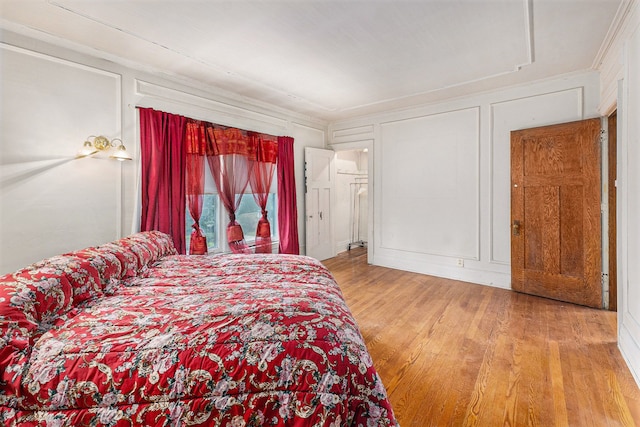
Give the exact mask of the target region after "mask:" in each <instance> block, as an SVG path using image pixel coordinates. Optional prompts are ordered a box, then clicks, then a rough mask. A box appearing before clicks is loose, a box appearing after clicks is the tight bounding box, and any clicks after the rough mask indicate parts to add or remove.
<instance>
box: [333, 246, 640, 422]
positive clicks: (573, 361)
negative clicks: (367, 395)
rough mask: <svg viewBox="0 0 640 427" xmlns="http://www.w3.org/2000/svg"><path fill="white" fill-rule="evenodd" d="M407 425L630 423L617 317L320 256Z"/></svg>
mask: <svg viewBox="0 0 640 427" xmlns="http://www.w3.org/2000/svg"><path fill="white" fill-rule="evenodd" d="M324 264H325V265H326V266H327V267H328V268H329V269H330V270H331V271H332V273H333V274H334V276H335V277H336V280H337V281H338V283H339V284H340V287H341V288H342V291H343V293H344V296H345V298H346V301H347V303H348V305H349V307H350V308H351V311H352V312H353V314H354V316H355V318H356V320H357V321H358V324H359V326H360V330H361V332H362V334H363V336H364V339H365V341H366V343H367V346H368V348H369V351H370V352H371V355H372V357H373V360H374V364H375V366H376V368H377V370H378V372H379V374H380V376H381V377H382V380H383V382H384V384H385V386H386V388H387V392H388V394H389V398H390V400H391V403H392V405H393V408H394V412H395V414H396V417H397V419H398V421H399V423H400V425H401V426H402V427H408V426H421V427H423V426H424V427H427V426H580V427H582V426H598V427H600V426H634V425H636V424H638V425H640V391H639V390H638V387H637V385H636V383H635V381H634V379H633V377H632V376H631V373H630V372H629V369H628V368H627V366H626V364H625V363H624V361H623V359H622V356H621V355H620V352H619V350H618V348H617V344H616V313H614V312H610V311H605V310H595V309H591V308H586V307H581V306H576V305H572V304H567V303H561V302H557V301H552V300H547V299H544V298H538V297H533V296H529V295H524V294H519V293H516V292H512V291H508V290H504V289H497V288H492V287H488V286H480V285H474V284H470V283H465V282H459V281H454V280H447V279H441V278H436V277H432V276H426V275H421V274H415V273H409V272H404V271H399V270H392V269H388V268H383V267H376V266H370V265H367V264H366V252H365V249H354V250H351V251H348V252H344V253H342V254H340V255H339V256H337V257H335V258H332V259H329V260H326V261H325V262H324Z"/></svg>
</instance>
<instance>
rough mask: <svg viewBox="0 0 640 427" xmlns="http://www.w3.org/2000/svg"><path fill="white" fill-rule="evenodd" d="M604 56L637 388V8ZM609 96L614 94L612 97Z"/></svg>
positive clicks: (604, 106)
mask: <svg viewBox="0 0 640 427" xmlns="http://www.w3.org/2000/svg"><path fill="white" fill-rule="evenodd" d="M610 46H611V48H610V49H609V50H608V51H607V52H606V55H604V57H603V61H602V64H601V68H602V69H603V70H604V72H603V73H602V81H601V87H602V88H603V100H602V103H601V107H600V108H601V111H602V113H603V114H608V113H610V112H612V111H613V110H614V109H616V108H617V110H618V132H617V134H618V141H617V142H618V152H617V157H618V168H617V176H616V178H617V203H618V204H617V207H616V210H617V221H618V222H617V226H618V236H617V249H618V260H617V269H618V274H617V276H618V345H619V347H620V350H621V352H622V355H623V356H624V358H625V360H626V361H627V363H628V365H629V367H630V369H631V372H632V373H633V375H634V377H635V379H636V382H638V383H639V384H640V263H638V260H639V259H640V223H639V222H638V218H640V169H639V168H638V165H639V164H640V120H639V118H640V5H639V4H638V2H637V1H634V2H631V3H630V4H629V7H628V9H627V10H626V14H625V16H624V21H623V22H622V23H621V25H620V27H619V31H618V32H617V33H616V34H615V37H614V38H613V39H612V40H611V44H610ZM611 94H614V95H611Z"/></svg>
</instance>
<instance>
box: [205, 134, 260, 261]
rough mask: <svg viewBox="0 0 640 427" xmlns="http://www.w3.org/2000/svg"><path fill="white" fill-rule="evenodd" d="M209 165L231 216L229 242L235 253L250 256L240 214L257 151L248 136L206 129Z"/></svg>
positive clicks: (228, 229)
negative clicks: (240, 222)
mask: <svg viewBox="0 0 640 427" xmlns="http://www.w3.org/2000/svg"><path fill="white" fill-rule="evenodd" d="M206 135H207V154H208V155H207V162H208V163H209V168H210V169H211V173H212V174H213V180H214V181H215V183H216V188H217V189H218V195H219V196H220V200H221V201H222V204H223V205H224V207H225V208H226V209H227V213H228V214H229V224H228V225H227V242H228V243H229V248H230V249H231V252H233V253H250V250H249V246H248V245H247V242H246V241H245V240H244V233H243V232H242V226H240V224H239V223H238V221H236V211H237V210H238V207H239V206H240V202H241V200H242V195H243V193H244V191H245V189H246V188H247V185H248V184H249V174H250V172H251V168H252V165H253V160H252V159H254V158H255V151H254V148H253V147H252V146H251V145H250V143H249V138H248V137H247V134H246V132H242V131H241V130H240V129H235V128H223V127H217V126H213V125H207V126H206Z"/></svg>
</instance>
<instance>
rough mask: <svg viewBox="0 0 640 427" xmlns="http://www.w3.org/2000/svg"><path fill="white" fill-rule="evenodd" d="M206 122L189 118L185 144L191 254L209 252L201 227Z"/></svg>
mask: <svg viewBox="0 0 640 427" xmlns="http://www.w3.org/2000/svg"><path fill="white" fill-rule="evenodd" d="M204 129H205V128H204V124H203V123H202V122H200V121H198V120H192V119H188V120H187V131H186V138H185V146H186V151H187V158H186V162H187V178H186V181H187V190H186V192H187V206H188V207H189V213H190V214H191V218H193V225H192V228H193V231H192V232H191V240H190V242H189V254H190V255H204V254H206V253H207V238H206V236H205V235H204V233H203V232H202V230H201V229H200V216H201V215H202V202H203V199H204V158H205V154H206V143H207V140H206V136H205V130H204Z"/></svg>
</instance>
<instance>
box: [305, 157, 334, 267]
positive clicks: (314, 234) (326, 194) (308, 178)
mask: <svg viewBox="0 0 640 427" xmlns="http://www.w3.org/2000/svg"><path fill="white" fill-rule="evenodd" d="M304 150H305V151H304V164H305V183H306V193H305V211H306V221H305V222H306V247H307V255H308V256H310V257H313V258H316V259H319V260H323V259H327V258H331V257H332V256H334V253H333V229H332V224H331V204H332V197H333V193H334V186H335V182H334V178H335V173H334V162H333V159H334V154H335V153H334V152H333V150H322V149H319V148H310V147H306V148H305V149H304Z"/></svg>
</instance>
